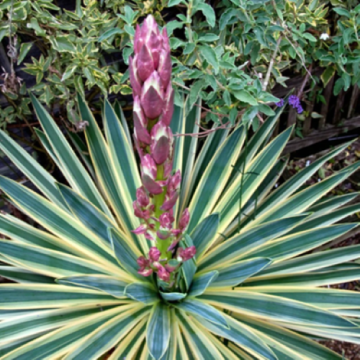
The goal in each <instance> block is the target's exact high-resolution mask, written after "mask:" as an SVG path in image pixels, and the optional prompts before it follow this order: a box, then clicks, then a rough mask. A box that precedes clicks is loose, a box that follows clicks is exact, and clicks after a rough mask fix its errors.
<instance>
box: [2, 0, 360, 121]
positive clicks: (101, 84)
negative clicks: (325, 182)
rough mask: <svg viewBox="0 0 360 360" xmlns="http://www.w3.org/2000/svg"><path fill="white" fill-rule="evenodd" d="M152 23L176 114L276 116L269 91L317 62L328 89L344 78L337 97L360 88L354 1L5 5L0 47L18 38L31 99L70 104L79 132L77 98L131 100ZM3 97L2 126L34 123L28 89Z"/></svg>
mask: <svg viewBox="0 0 360 360" xmlns="http://www.w3.org/2000/svg"><path fill="white" fill-rule="evenodd" d="M148 13H153V14H154V15H155V17H156V20H157V21H158V23H159V24H161V25H163V26H166V28H167V30H168V33H169V35H170V38H171V39H170V41H171V48H172V55H173V61H174V62H175V66H174V69H173V70H174V71H173V73H174V74H175V78H174V82H173V84H174V86H175V88H176V97H175V100H176V103H177V105H178V106H182V102H181V96H180V90H185V91H186V92H188V93H189V94H190V103H191V104H194V103H195V101H196V100H197V98H198V97H199V96H200V98H201V99H202V100H204V101H205V103H206V104H207V106H208V108H209V109H210V110H211V111H210V112H208V113H207V116H206V119H205V120H212V121H215V122H216V123H219V117H221V118H222V119H223V120H225V121H230V123H231V124H235V123H236V122H237V121H238V120H239V116H240V115H239V112H240V111H241V110H244V109H245V110H247V109H249V108H250V106H253V107H252V108H251V110H248V111H246V115H245V120H252V119H253V118H255V116H256V114H258V113H263V114H265V115H270V114H271V113H272V110H271V109H270V108H269V107H268V106H267V105H266V104H269V103H272V102H274V101H276V100H277V99H276V98H274V97H269V96H268V93H267V92H266V91H269V92H270V91H271V88H272V87H273V86H274V85H275V84H276V83H279V84H282V85H284V86H285V81H286V80H287V79H288V77H287V76H285V75H284V72H285V71H286V72H287V73H288V72H289V69H292V71H293V73H294V72H295V73H298V72H304V71H305V68H308V67H309V65H310V64H312V63H314V62H315V61H320V64H321V65H322V66H324V68H326V71H325V73H324V74H323V75H322V80H323V84H324V85H326V84H327V83H328V81H329V80H330V79H331V78H332V77H333V76H334V75H335V74H339V75H340V78H339V79H338V80H337V82H336V85H335V90H334V91H335V93H336V94H337V93H338V92H339V91H340V90H341V89H345V90H346V89H348V88H349V86H351V85H353V84H356V83H359V81H360V70H359V69H360V66H359V61H360V60H359V59H360V56H359V55H360V54H359V51H360V49H359V33H358V32H359V30H358V29H359V21H360V15H359V14H360V9H359V6H355V5H354V4H353V3H352V2H351V1H348V3H343V2H339V1H337V0H332V1H322V2H319V1H318V0H311V1H304V0H296V1H285V0H281V1H245V0H231V1H230V0H224V1H220V2H218V3H217V6H216V8H213V7H212V6H210V5H209V4H208V3H207V2H206V1H205V0H181V1H166V0H162V1H160V0H159V1H145V2H143V1H133V2H125V1H120V0H107V1H93V0H85V1H80V0H78V1H76V9H75V10H74V11H67V10H63V9H60V8H59V7H58V6H56V5H55V4H54V3H53V2H52V1H50V0H41V1H36V2H34V1H30V0H23V1H19V0H13V1H12V0H5V1H3V2H2V4H1V5H0V18H1V19H2V20H3V21H2V24H1V25H0V40H2V39H3V38H8V37H9V35H10V33H11V36H12V38H14V36H15V35H16V36H17V43H16V44H15V48H16V54H15V55H14V57H13V61H14V62H17V63H18V64H23V65H24V67H25V68H24V71H25V72H27V73H29V74H31V75H33V76H34V77H35V78H36V85H35V86H33V87H32V88H31V89H30V90H32V91H33V92H35V93H36V94H38V95H40V101H41V102H43V103H45V104H47V105H53V104H54V103H56V104H60V105H61V104H65V107H64V109H63V108H62V107H61V106H60V109H61V111H65V112H66V113H67V114H62V115H63V116H64V117H65V118H68V120H69V121H70V122H72V123H75V124H76V123H78V122H79V121H80V119H79V116H78V114H77V112H76V103H75V101H74V98H75V93H80V94H82V96H85V93H86V96H87V97H88V98H89V99H92V98H94V96H96V95H97V94H103V95H105V94H107V93H108V92H110V93H114V94H122V95H129V94H131V88H130V87H129V83H128V78H129V74H128V71H126V67H125V66H124V65H123V61H124V62H125V65H126V64H127V62H128V58H129V56H130V55H131V53H132V41H133V35H134V28H135V24H136V23H137V22H138V19H139V18H142V17H144V16H145V15H146V14H148ZM10 14H11V16H10ZM9 17H11V25H10V21H9ZM322 34H329V39H327V40H322V39H321V36H322ZM278 42H279V43H278ZM35 48H38V49H39V50H40V52H41V56H40V57H39V58H38V59H35V58H32V59H31V61H30V62H29V60H27V59H26V55H27V54H28V52H29V51H31V50H32V49H35ZM25 59H26V60H25ZM271 59H274V62H273V64H272V65H270V64H271ZM43 80H46V81H43ZM4 93H5V94H6V96H7V97H8V98H10V99H12V101H13V103H12V104H11V105H10V106H9V108H8V109H6V112H5V113H4V114H2V115H1V116H2V118H3V119H2V123H3V124H5V121H7V122H14V121H16V119H17V118H23V117H24V116H27V115H29V112H28V109H27V104H28V99H27V96H26V91H25V90H24V89H22V90H21V91H15V92H6V91H4ZM24 99H26V100H24Z"/></svg>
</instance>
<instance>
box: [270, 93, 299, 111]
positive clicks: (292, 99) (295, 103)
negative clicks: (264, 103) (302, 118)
mask: <svg viewBox="0 0 360 360" xmlns="http://www.w3.org/2000/svg"><path fill="white" fill-rule="evenodd" d="M289 104H290V105H291V106H292V107H293V108H294V109H295V110H296V111H297V113H298V114H301V113H302V112H303V111H304V109H303V108H302V106H301V104H300V99H299V98H298V97H297V96H296V95H291V96H290V97H289ZM275 105H276V106H277V107H282V106H284V99H280V101H279V102H277V103H275Z"/></svg>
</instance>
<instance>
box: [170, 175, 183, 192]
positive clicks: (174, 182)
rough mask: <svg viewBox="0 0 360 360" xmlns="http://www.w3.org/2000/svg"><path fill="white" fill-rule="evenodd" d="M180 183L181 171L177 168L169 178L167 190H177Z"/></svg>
mask: <svg viewBox="0 0 360 360" xmlns="http://www.w3.org/2000/svg"><path fill="white" fill-rule="evenodd" d="M180 184H181V171H180V170H177V171H176V173H175V174H174V175H173V176H172V177H171V178H170V181H169V185H168V190H172V191H174V190H178V189H179V188H180Z"/></svg>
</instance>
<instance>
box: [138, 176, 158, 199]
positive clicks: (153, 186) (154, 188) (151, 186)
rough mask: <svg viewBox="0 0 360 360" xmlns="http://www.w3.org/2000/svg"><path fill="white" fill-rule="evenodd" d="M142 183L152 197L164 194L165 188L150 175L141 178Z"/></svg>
mask: <svg viewBox="0 0 360 360" xmlns="http://www.w3.org/2000/svg"><path fill="white" fill-rule="evenodd" d="M141 180H142V183H143V184H144V186H145V188H146V190H147V191H148V192H149V193H150V194H152V195H159V194H161V193H162V192H163V188H162V187H161V185H160V184H158V183H157V182H156V181H154V180H153V179H151V178H150V177H149V176H148V175H146V174H143V175H142V176H141Z"/></svg>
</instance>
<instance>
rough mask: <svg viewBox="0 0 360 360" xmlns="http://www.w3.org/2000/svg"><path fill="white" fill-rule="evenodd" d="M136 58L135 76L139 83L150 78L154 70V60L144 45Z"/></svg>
mask: <svg viewBox="0 0 360 360" xmlns="http://www.w3.org/2000/svg"><path fill="white" fill-rule="evenodd" d="M136 56H137V61H136V68H137V74H138V76H139V79H140V80H141V81H146V80H147V79H148V78H149V77H150V75H151V73H152V72H153V71H154V70H155V66H154V60H153V57H152V55H151V52H150V49H149V48H148V47H147V46H146V44H144V45H142V47H141V49H140V52H139V53H138V54H137V55H136Z"/></svg>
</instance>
